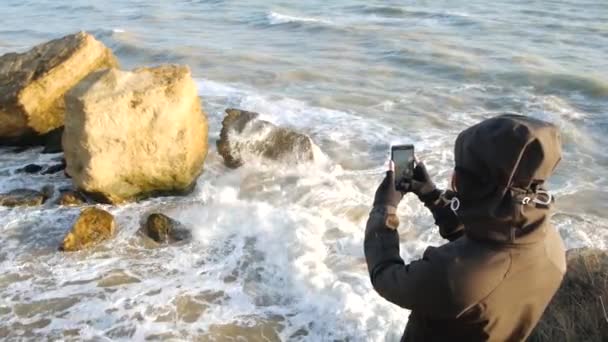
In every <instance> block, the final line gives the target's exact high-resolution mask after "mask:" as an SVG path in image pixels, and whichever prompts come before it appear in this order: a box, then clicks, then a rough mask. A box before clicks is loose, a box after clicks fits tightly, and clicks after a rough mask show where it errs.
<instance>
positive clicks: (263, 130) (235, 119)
mask: <svg viewBox="0 0 608 342" xmlns="http://www.w3.org/2000/svg"><path fill="white" fill-rule="evenodd" d="M226 114H227V115H226V116H225V117H224V120H223V121H222V131H221V133H220V139H219V140H218V141H217V149H218V152H219V153H220V155H221V156H222V157H223V158H224V163H225V164H226V166H228V167H230V168H237V167H239V166H241V165H242V164H243V163H244V162H245V161H246V159H247V157H248V156H252V155H256V156H261V157H263V158H267V159H270V160H274V161H283V162H286V163H304V162H309V161H312V160H314V153H313V146H314V143H313V142H312V140H311V139H310V137H308V136H306V135H304V134H301V133H297V132H294V131H292V130H289V129H287V128H282V127H277V126H275V125H274V124H272V123H270V122H268V121H264V120H260V119H259V118H258V117H259V114H258V113H254V112H248V111H244V110H240V109H227V110H226Z"/></svg>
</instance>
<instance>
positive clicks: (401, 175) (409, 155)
mask: <svg viewBox="0 0 608 342" xmlns="http://www.w3.org/2000/svg"><path fill="white" fill-rule="evenodd" d="M391 160H392V161H393V163H394V164H395V188H396V189H397V190H406V189H405V188H404V184H405V183H409V180H411V179H412V177H414V164H415V160H416V159H415V157H414V145H393V146H391Z"/></svg>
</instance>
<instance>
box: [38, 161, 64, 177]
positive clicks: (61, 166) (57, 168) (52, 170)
mask: <svg viewBox="0 0 608 342" xmlns="http://www.w3.org/2000/svg"><path fill="white" fill-rule="evenodd" d="M65 167H66V165H65V161H64V162H62V163H61V164H55V165H51V166H49V168H48V169H46V170H44V172H42V174H43V175H52V174H54V173H57V172H59V171H63V170H65Z"/></svg>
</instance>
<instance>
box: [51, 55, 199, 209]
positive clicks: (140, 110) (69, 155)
mask: <svg viewBox="0 0 608 342" xmlns="http://www.w3.org/2000/svg"><path fill="white" fill-rule="evenodd" d="M65 101H66V118H65V131H64V135H63V146H64V147H65V151H64V152H65V159H66V162H67V168H66V172H67V174H69V175H70V176H72V179H73V182H74V184H75V185H76V186H77V187H78V188H79V189H81V190H83V191H85V192H86V193H87V195H91V196H92V197H93V198H94V199H95V200H98V201H103V202H110V203H121V202H125V201H131V200H138V199H141V198H145V197H149V196H155V195H177V194H186V193H189V192H190V191H191V190H192V189H193V187H194V185H195V184H196V179H197V177H198V175H199V174H200V172H201V171H202V167H203V163H204V161H205V158H206V156H207V129H208V128H207V118H206V114H205V113H204V112H203V111H202V108H201V101H200V99H199V97H198V95H197V89H196V84H195V83H194V80H193V79H192V76H191V73H190V70H189V69H188V68H187V67H184V66H176V65H164V66H160V67H156V68H141V69H136V70H134V71H121V70H117V69H107V70H103V71H99V72H96V73H94V74H92V75H90V76H89V77H87V78H86V79H85V80H83V81H82V82H81V83H79V84H78V85H77V86H76V87H74V88H73V89H72V90H71V91H70V92H68V94H67V95H66V98H65Z"/></svg>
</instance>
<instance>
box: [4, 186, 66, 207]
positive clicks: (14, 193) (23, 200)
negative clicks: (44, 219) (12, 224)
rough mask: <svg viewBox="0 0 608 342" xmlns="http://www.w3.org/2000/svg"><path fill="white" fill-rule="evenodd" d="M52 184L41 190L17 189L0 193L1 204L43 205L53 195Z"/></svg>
mask: <svg viewBox="0 0 608 342" xmlns="http://www.w3.org/2000/svg"><path fill="white" fill-rule="evenodd" d="M53 192H54V189H53V187H52V186H45V187H43V188H42V190H41V191H36V190H32V189H15V190H11V191H9V192H7V193H5V194H0V205H2V206H5V207H35V206H39V205H42V204H43V203H44V202H45V201H46V200H47V199H48V198H50V197H52V196H53Z"/></svg>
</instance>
